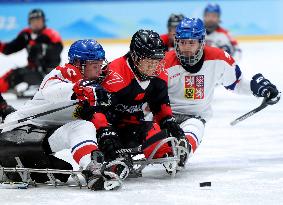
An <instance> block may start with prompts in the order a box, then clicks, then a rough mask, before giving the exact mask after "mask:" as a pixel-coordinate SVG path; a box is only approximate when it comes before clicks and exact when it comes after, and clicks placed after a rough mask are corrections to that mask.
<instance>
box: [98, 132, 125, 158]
mask: <svg viewBox="0 0 283 205" xmlns="http://www.w3.org/2000/svg"><path fill="white" fill-rule="evenodd" d="M96 137H97V142H98V147H99V149H100V151H102V153H103V154H104V158H105V161H112V160H115V159H116V158H117V157H118V155H117V154H116V151H117V150H118V149H120V148H121V147H122V146H121V144H120V140H119V137H118V134H117V133H116V132H115V130H114V129H113V128H111V127H105V128H100V129H99V130H97V134H96Z"/></svg>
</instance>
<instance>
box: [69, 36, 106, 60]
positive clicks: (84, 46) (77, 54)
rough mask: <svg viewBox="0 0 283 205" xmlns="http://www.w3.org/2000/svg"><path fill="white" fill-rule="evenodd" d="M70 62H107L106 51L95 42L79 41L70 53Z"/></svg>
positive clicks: (71, 48) (89, 40)
mask: <svg viewBox="0 0 283 205" xmlns="http://www.w3.org/2000/svg"><path fill="white" fill-rule="evenodd" d="M68 57H69V62H70V63H73V62H74V61H75V60H80V61H81V62H84V61H88V60H105V51H104V50H103V48H102V46H101V45H100V44H99V43H98V42H97V41H95V40H91V39H88V40H78V41H76V42H74V43H73V44H72V45H71V47H70V49H69V52H68Z"/></svg>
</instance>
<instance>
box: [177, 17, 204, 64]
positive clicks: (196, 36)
mask: <svg viewBox="0 0 283 205" xmlns="http://www.w3.org/2000/svg"><path fill="white" fill-rule="evenodd" d="M181 39H188V40H198V42H199V47H198V49H197V50H196V52H195V54H194V55H191V56H187V55H184V54H182V51H181V50H180V45H179V44H180V40H181ZM175 41H176V43H175V50H176V53H177V57H178V59H179V60H180V62H181V63H182V64H183V65H189V66H193V65H195V64H196V63H197V62H199V60H200V59H201V57H202V55H203V48H204V45H205V28H204V24H203V22H202V21H201V20H200V19H194V18H192V19H190V18H185V19H184V20H183V21H182V22H181V23H180V24H179V25H178V26H177V28H176V36H175Z"/></svg>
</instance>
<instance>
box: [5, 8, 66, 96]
mask: <svg viewBox="0 0 283 205" xmlns="http://www.w3.org/2000/svg"><path fill="white" fill-rule="evenodd" d="M28 24H29V27H27V28H24V29H23V30H22V31H21V32H20V33H19V34H18V36H17V37H16V38H15V39H14V40H12V41H10V42H6V43H4V42H1V41H0V53H3V54H5V55H10V54H12V53H15V52H18V51H20V50H22V49H26V50H27V53H28V58H27V61H28V64H27V65H26V66H24V67H20V68H14V69H10V70H9V71H8V72H6V73H5V74H4V75H2V76H1V77H0V92H1V93H3V92H7V91H8V90H9V89H15V91H16V93H17V95H18V96H22V95H24V96H25V95H29V96H30V94H29V93H28V92H27V90H30V89H29V86H31V87H32V86H33V85H37V86H36V87H38V85H40V83H41V81H42V80H43V78H44V76H45V75H46V74H47V73H49V72H50V70H51V69H52V68H54V67H56V66H58V65H59V63H60V60H61V59H60V54H61V52H62V49H63V44H62V40H61V37H60V36H59V34H58V32H57V31H55V30H54V29H51V28H48V27H47V26H46V19H45V14H44V12H43V11H42V10H41V9H33V10H31V11H30V12H29V15H28ZM30 91H31V90H30ZM34 93H35V91H34V92H33V93H32V95H33V94H34ZM32 95H31V96H32Z"/></svg>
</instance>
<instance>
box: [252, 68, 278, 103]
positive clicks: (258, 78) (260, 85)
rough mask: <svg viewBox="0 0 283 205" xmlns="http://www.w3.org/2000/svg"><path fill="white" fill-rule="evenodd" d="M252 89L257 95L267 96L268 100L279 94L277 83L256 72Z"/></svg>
mask: <svg viewBox="0 0 283 205" xmlns="http://www.w3.org/2000/svg"><path fill="white" fill-rule="evenodd" d="M251 90H252V92H253V94H254V95H255V96H257V97H266V98H267V101H268V100H270V99H272V98H275V97H277V96H278V94H279V92H278V90H277V88H276V86H275V85H273V84H272V83H271V82H270V81H269V80H267V79H266V78H264V77H263V76H262V74H261V73H258V74H256V75H255V76H254V77H253V78H252V80H251Z"/></svg>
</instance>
